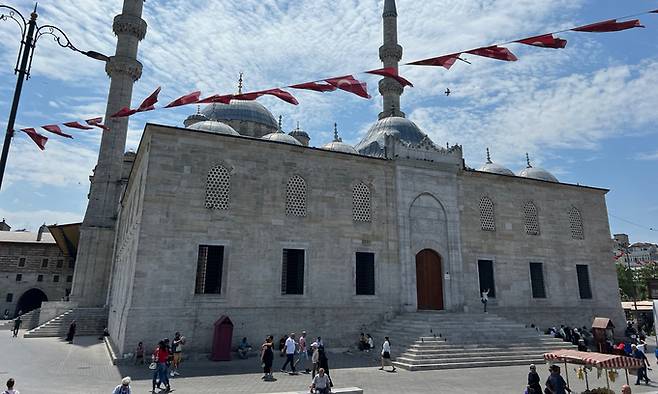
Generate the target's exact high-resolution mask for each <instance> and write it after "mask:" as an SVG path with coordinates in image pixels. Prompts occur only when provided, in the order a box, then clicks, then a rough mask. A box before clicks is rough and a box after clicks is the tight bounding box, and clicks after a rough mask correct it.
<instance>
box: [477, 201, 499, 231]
mask: <svg viewBox="0 0 658 394" xmlns="http://www.w3.org/2000/svg"><path fill="white" fill-rule="evenodd" d="M480 225H481V226H482V230H484V231H496V220H495V218H494V205H493V201H491V199H490V198H489V197H487V196H484V197H482V198H481V199H480Z"/></svg>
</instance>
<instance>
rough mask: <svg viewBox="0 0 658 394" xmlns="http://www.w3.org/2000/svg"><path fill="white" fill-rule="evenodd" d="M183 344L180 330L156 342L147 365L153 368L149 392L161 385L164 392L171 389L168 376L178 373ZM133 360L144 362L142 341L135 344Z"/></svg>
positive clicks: (137, 362)
mask: <svg viewBox="0 0 658 394" xmlns="http://www.w3.org/2000/svg"><path fill="white" fill-rule="evenodd" d="M184 345H185V337H184V336H182V335H181V333H180V332H176V334H174V338H173V340H171V341H170V340H169V338H164V339H162V340H161V341H160V342H158V345H157V347H156V348H155V350H154V351H153V354H152V355H151V360H152V362H151V364H150V365H149V369H152V370H153V379H152V390H151V392H153V393H155V392H156V391H155V390H156V388H157V389H158V390H162V385H164V388H165V390H166V392H169V391H171V384H170V382H169V378H173V377H176V376H178V375H180V372H179V368H180V365H181V362H182V360H183V346H184ZM134 360H135V364H144V344H143V343H142V342H140V343H139V344H137V348H136V349H135V356H134ZM129 383H130V382H129ZM117 388H118V387H117ZM120 393H122V392H120ZM128 393H129V391H128Z"/></svg>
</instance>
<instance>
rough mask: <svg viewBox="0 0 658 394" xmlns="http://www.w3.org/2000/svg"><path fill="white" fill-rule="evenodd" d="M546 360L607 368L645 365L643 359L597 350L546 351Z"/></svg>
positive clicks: (632, 367)
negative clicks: (598, 351) (596, 351)
mask: <svg viewBox="0 0 658 394" xmlns="http://www.w3.org/2000/svg"><path fill="white" fill-rule="evenodd" d="M544 360H547V361H561V362H567V363H570V364H581V365H589V366H592V367H595V368H605V369H618V368H623V369H637V368H642V366H643V365H642V360H640V359H637V358H633V357H626V356H617V355H614V354H603V353H595V352H579V351H577V350H571V349H560V350H556V351H554V352H551V353H544Z"/></svg>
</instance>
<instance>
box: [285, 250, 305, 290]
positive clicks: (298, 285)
mask: <svg viewBox="0 0 658 394" xmlns="http://www.w3.org/2000/svg"><path fill="white" fill-rule="evenodd" d="M281 294H304V250H302V249H283V269H282V270H281Z"/></svg>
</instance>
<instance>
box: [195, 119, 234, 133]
mask: <svg viewBox="0 0 658 394" xmlns="http://www.w3.org/2000/svg"><path fill="white" fill-rule="evenodd" d="M188 129H190V130H199V131H207V132H210V133H215V134H228V135H240V133H238V132H237V131H235V130H234V129H233V127H231V126H229V125H227V124H225V123H222V122H217V121H214V120H205V121H203V122H197V123H194V124H193V125H191V126H189V127H188Z"/></svg>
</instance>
